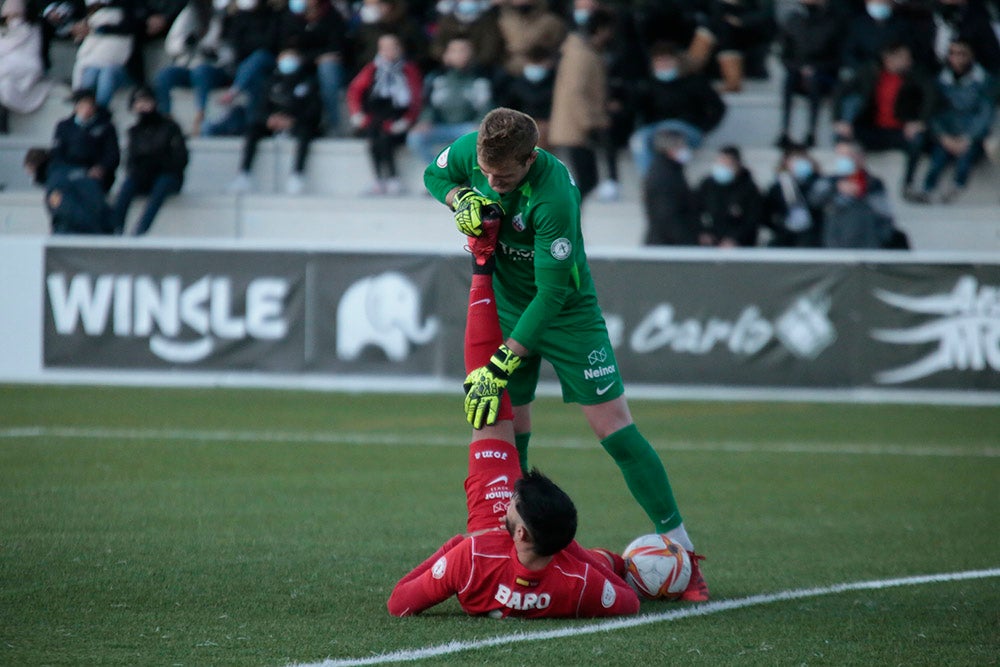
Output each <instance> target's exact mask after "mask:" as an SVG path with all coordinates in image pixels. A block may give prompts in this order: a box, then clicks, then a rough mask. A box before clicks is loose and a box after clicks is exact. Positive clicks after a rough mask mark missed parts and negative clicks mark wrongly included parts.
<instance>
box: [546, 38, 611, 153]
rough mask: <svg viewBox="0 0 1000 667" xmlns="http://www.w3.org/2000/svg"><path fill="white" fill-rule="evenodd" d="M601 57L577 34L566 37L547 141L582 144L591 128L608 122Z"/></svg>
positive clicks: (592, 129) (590, 132)
mask: <svg viewBox="0 0 1000 667" xmlns="http://www.w3.org/2000/svg"><path fill="white" fill-rule="evenodd" d="M607 87H608V84H607V73H606V69H605V65H604V59H603V58H602V57H601V54H600V53H599V52H598V51H596V50H595V49H594V47H592V46H591V45H590V43H589V42H588V41H587V39H586V38H585V37H584V36H583V35H581V34H580V33H573V34H571V35H570V36H569V37H567V38H566V41H565V42H564V43H563V47H562V56H561V58H560V59H559V67H558V69H557V70H556V85H555V90H554V91H553V93H552V116H551V117H550V119H549V120H550V121H551V125H550V126H549V142H550V143H551V144H552V145H553V146H586V145H587V144H588V143H589V141H590V137H591V135H592V133H593V132H594V131H595V130H600V129H604V128H606V127H607V126H608V124H609V123H610V118H609V117H608V110H607V104H608V91H607Z"/></svg>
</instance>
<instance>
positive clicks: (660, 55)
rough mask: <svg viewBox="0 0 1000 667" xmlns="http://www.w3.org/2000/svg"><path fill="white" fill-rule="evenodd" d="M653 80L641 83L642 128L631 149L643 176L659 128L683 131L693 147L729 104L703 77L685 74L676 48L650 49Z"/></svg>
mask: <svg viewBox="0 0 1000 667" xmlns="http://www.w3.org/2000/svg"><path fill="white" fill-rule="evenodd" d="M650 67H651V70H652V78H651V79H648V80H645V81H642V82H640V86H639V88H638V90H637V98H638V99H637V102H636V109H637V111H638V124H639V128H638V129H637V130H636V131H635V133H634V134H633V135H632V138H631V140H630V142H629V146H630V148H631V150H632V155H633V157H634V158H635V162H636V167H637V169H638V170H639V174H640V176H643V175H645V173H646V170H647V169H649V163H650V161H651V160H652V153H653V151H652V136H653V133H654V132H655V131H657V130H659V129H670V130H676V131H678V132H682V133H683V134H684V136H685V138H686V139H687V144H688V146H690V147H691V148H698V147H699V146H700V145H701V142H702V139H703V138H704V136H705V135H706V134H707V133H709V132H711V131H712V130H713V129H715V128H716V127H717V126H718V125H719V123H720V122H721V121H722V117H723V115H725V112H726V104H725V102H723V101H722V98H721V97H719V94H718V93H717V92H715V89H714V88H712V86H711V85H710V84H709V82H708V79H707V78H705V76H704V75H702V74H698V73H695V72H684V71H682V69H681V60H680V57H679V53H678V51H677V48H676V47H675V46H674V45H672V44H667V43H664V42H659V43H657V44H654V45H653V47H652V48H651V50H650Z"/></svg>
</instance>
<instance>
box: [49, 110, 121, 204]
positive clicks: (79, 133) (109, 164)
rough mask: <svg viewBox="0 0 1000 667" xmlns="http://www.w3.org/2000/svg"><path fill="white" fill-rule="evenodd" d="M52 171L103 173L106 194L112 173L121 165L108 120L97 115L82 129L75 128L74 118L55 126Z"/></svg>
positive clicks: (116, 138)
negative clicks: (68, 169) (93, 169)
mask: <svg viewBox="0 0 1000 667" xmlns="http://www.w3.org/2000/svg"><path fill="white" fill-rule="evenodd" d="M51 155H52V165H53V167H54V168H55V167H81V168H83V169H84V170H87V169H90V168H91V167H94V166H100V167H101V168H103V169H104V189H105V190H110V189H111V185H112V184H113V183H114V180H115V170H116V169H118V163H119V162H120V161H121V153H120V151H119V148H118V133H117V131H116V130H115V126H114V124H112V122H111V116H110V115H109V114H108V113H107V112H104V111H98V112H97V115H96V116H94V118H92V119H91V120H90V122H89V123H87V124H86V125H78V124H77V122H76V118H75V116H70V117H69V118H65V119H63V120H61V121H59V123H58V124H57V125H56V131H55V135H54V137H53V139H52V151H51Z"/></svg>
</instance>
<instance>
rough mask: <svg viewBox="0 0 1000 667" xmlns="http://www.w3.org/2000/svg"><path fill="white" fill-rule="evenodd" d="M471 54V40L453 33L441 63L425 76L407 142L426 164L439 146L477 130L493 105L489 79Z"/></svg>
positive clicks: (441, 146)
mask: <svg viewBox="0 0 1000 667" xmlns="http://www.w3.org/2000/svg"><path fill="white" fill-rule="evenodd" d="M472 54H473V48H472V42H470V41H469V39H468V38H466V37H455V38H454V39H452V40H451V41H450V42H449V43H448V48H446V49H445V51H444V54H443V64H444V66H443V67H442V68H440V69H438V70H436V71H434V72H432V73H431V74H430V75H428V77H427V78H426V79H425V80H424V93H423V110H422V111H421V112H420V118H419V120H418V121H417V124H416V125H414V126H413V128H412V129H411V130H410V133H409V134H408V135H407V137H406V143H407V145H408V146H409V148H410V150H411V151H413V153H414V154H415V155H416V156H417V157H419V158H420V160H421V162H423V164H425V165H426V164H429V163H431V162H432V161H433V160H434V156H435V155H437V153H438V151H439V150H441V148H443V147H444V146H446V145H449V144H451V142H453V141H455V139H458V138H459V137H460V136H462V135H463V134H467V133H469V132H472V131H474V130H476V129H477V128H478V127H479V121H481V120H482V118H483V116H485V115H486V112H487V111H489V110H490V109H492V108H493V92H492V83H491V82H490V79H489V77H487V76H484V75H483V72H482V71H481V70H479V69H478V68H476V66H475V65H474V64H473V56H472Z"/></svg>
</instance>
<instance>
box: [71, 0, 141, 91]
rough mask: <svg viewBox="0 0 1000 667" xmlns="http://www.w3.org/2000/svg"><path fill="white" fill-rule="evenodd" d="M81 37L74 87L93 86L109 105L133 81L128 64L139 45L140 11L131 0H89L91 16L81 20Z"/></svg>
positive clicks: (89, 13) (77, 30) (78, 29)
mask: <svg viewBox="0 0 1000 667" xmlns="http://www.w3.org/2000/svg"><path fill="white" fill-rule="evenodd" d="M75 31H76V32H75V34H76V35H77V36H78V37H79V38H80V46H79V48H78V49H77V51H76V60H75V61H74V63H73V88H74V89H81V88H92V89H94V91H95V94H96V100H97V105H98V106H100V107H105V108H106V107H107V106H108V105H109V104H110V103H111V99H112V98H113V97H114V94H115V93H116V92H117V91H118V89H119V88H121V87H122V86H124V85H125V84H126V83H128V82H129V80H130V79H131V77H130V76H129V74H128V69H127V64H128V63H129V60H130V58H131V57H132V52H133V49H134V47H135V32H136V15H135V12H134V7H133V6H132V3H131V2H129V1H128V0H87V18H86V19H85V20H83V21H81V22H80V23H79V24H77V27H76V28H75Z"/></svg>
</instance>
